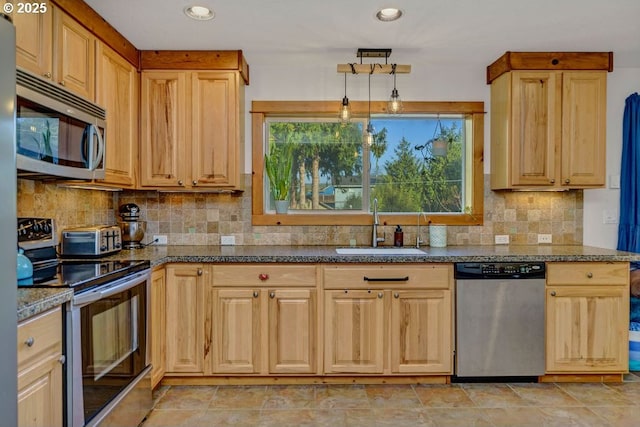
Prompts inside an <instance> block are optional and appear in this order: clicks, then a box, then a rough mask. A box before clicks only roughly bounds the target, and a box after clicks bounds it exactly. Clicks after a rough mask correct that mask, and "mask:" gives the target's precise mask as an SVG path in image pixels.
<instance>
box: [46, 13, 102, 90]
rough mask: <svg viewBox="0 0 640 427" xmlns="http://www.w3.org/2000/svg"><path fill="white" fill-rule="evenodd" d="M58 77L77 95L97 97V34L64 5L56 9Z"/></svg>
mask: <svg viewBox="0 0 640 427" xmlns="http://www.w3.org/2000/svg"><path fill="white" fill-rule="evenodd" d="M53 15H54V40H53V46H54V67H53V68H54V70H55V72H54V79H55V81H56V82H58V83H59V84H61V85H62V86H64V87H66V88H67V89H69V90H70V91H72V92H74V93H75V94H77V95H80V96H82V97H83V98H86V99H88V100H91V101H93V100H94V99H95V93H94V92H95V88H94V78H95V61H96V58H95V49H96V48H95V37H94V36H93V34H91V32H89V31H88V30H87V29H85V28H84V27H83V26H82V25H80V23H78V22H77V21H76V20H74V19H73V18H71V17H70V16H69V15H67V14H66V13H64V12H62V11H61V10H60V9H57V8H56V9H54V14H53Z"/></svg>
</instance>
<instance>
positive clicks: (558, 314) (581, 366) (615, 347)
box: [546, 262, 629, 373]
mask: <svg viewBox="0 0 640 427" xmlns="http://www.w3.org/2000/svg"><path fill="white" fill-rule="evenodd" d="M546 307H547V317H546V341H547V349H546V353H547V357H546V359H547V361H546V366H547V372H548V373H610V372H615V373H620V372H626V371H627V369H628V357H629V356H628V355H629V352H628V322H629V263H626V262H620V263H549V264H547V287H546Z"/></svg>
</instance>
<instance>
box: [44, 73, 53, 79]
mask: <svg viewBox="0 0 640 427" xmlns="http://www.w3.org/2000/svg"><path fill="white" fill-rule="evenodd" d="M42 77H46V78H48V79H50V78H51V73H50V72H49V71H47V72H46V73H44V74H43V75H42Z"/></svg>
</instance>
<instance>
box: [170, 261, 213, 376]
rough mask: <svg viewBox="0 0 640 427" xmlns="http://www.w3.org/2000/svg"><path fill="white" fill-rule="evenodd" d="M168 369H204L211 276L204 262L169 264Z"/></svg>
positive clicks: (180, 371) (175, 371)
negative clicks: (207, 301)
mask: <svg viewBox="0 0 640 427" xmlns="http://www.w3.org/2000/svg"><path fill="white" fill-rule="evenodd" d="M165 272H166V303H165V309H166V318H165V322H166V323H165V329H166V359H165V372H166V374H167V375H170V374H181V375H184V374H199V375H202V374H203V372H204V363H203V361H204V338H205V337H204V327H205V323H204V318H205V312H204V310H205V289H206V288H207V283H208V280H209V277H210V274H209V266H205V265H203V264H167V265H166V267H165Z"/></svg>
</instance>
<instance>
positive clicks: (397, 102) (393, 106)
mask: <svg viewBox="0 0 640 427" xmlns="http://www.w3.org/2000/svg"><path fill="white" fill-rule="evenodd" d="M387 111H388V112H389V113H392V114H398V113H401V112H402V100H401V99H400V95H399V94H398V89H396V73H395V72H394V73H393V90H392V91H391V96H390V97H389V102H388V103H387Z"/></svg>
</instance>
